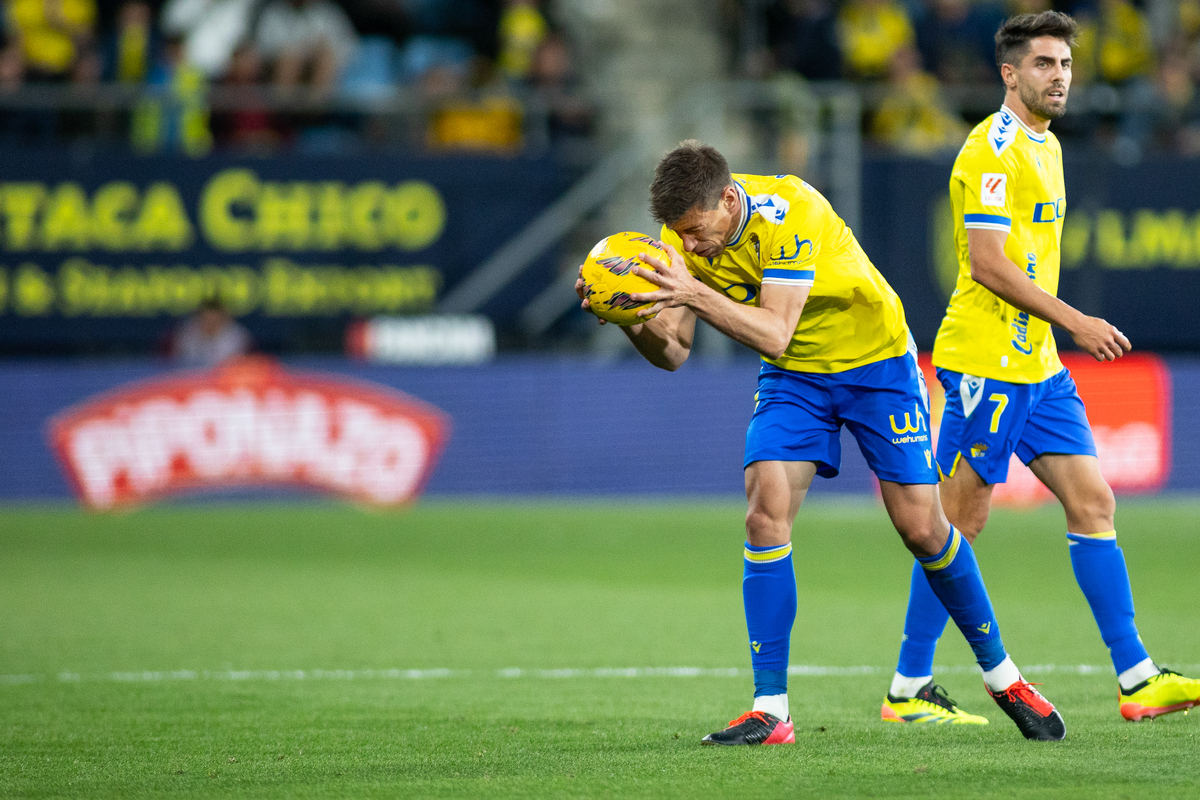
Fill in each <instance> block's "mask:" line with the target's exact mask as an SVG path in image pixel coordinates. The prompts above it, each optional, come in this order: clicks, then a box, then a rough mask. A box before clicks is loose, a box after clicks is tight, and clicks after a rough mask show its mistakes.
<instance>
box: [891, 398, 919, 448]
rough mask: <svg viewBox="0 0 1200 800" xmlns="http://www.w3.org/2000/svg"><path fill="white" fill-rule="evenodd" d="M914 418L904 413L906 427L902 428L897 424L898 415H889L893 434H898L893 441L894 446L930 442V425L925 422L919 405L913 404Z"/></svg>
mask: <svg viewBox="0 0 1200 800" xmlns="http://www.w3.org/2000/svg"><path fill="white" fill-rule="evenodd" d="M913 413H914V414H916V417H915V418H914V417H913V416H912V415H910V414H909V413H908V412H907V411H905V412H904V425H903V426H900V425H899V424H897V423H896V415H895V414H889V415H888V422H890V423H891V424H892V432H893V433H895V434H897V436H896V437H894V438H893V439H892V444H910V443H912V442H928V441H929V425H928V423H926V421H925V415H924V414H923V413H921V407H920V405H919V404H916V403H914V404H913Z"/></svg>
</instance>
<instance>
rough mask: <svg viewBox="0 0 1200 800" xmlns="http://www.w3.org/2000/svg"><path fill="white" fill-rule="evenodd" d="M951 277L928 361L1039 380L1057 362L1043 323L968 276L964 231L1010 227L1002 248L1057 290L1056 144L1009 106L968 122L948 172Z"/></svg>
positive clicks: (1060, 202)
mask: <svg viewBox="0 0 1200 800" xmlns="http://www.w3.org/2000/svg"><path fill="white" fill-rule="evenodd" d="M950 204H951V206H952V207H953V209H954V245H955V249H956V250H957V252H958V282H957V284H956V285H955V287H954V294H952V295H951V296H950V305H949V307H948V308H947V309H946V316H945V317H944V318H943V319H942V325H941V328H939V329H938V334H937V339H936V340H935V341H934V345H933V363H934V365H935V366H938V367H944V368H946V369H950V370H954V371H955V372H963V373H966V374H968V375H978V376H980V377H983V378H993V379H995V380H1001V381H1007V382H1009V383H1040V382H1041V381H1044V380H1046V379H1047V378H1049V377H1050V376H1052V375H1054V374H1055V373H1057V372H1059V371H1061V370H1062V362H1061V361H1059V359H1058V349H1057V348H1056V347H1055V345H1054V335H1053V334H1052V333H1051V331H1050V323H1048V322H1046V321H1045V320H1041V319H1038V318H1037V317H1033V316H1030V315H1029V314H1028V313H1026V312H1024V311H1021V310H1020V309H1017V308H1014V307H1013V306H1011V305H1009V304H1008V303H1006V302H1004V301H1003V300H1001V299H1000V298H999V297H997V296H996V295H995V294H993V293H992V292H991V290H989V289H987V288H985V287H984V286H982V285H981V284H978V283H976V282H975V281H974V280H972V279H971V257H970V254H969V252H968V250H967V231H968V230H970V229H972V228H975V229H983V230H993V231H1002V232H1003V233H1006V234H1008V238H1007V239H1005V242H1004V254H1005V255H1006V256H1008V258H1009V259H1011V260H1012V261H1013V263H1015V264H1017V265H1018V266H1020V267H1021V268H1023V269H1024V270H1025V274H1026V275H1028V276H1029V278H1030V280H1032V281H1033V282H1034V283H1036V284H1037V285H1038V286H1039V287H1041V288H1042V289H1044V290H1045V291H1047V292H1049V293H1050V294H1053V295H1057V293H1058V268H1059V241H1060V239H1061V238H1062V227H1063V214H1064V213H1065V212H1066V187H1065V185H1064V183H1063V168H1062V148H1061V147H1060V146H1059V144H1058V139H1056V138H1055V137H1054V134H1052V133H1050V132H1049V131H1047V132H1045V133H1035V132H1034V131H1033V130H1031V129H1030V128H1029V127H1028V126H1026V125H1025V123H1023V122H1021V120H1020V119H1019V118H1018V117H1017V115H1016V114H1014V113H1013V112H1012V111H1010V110H1009V109H1008V108H1007V107H1001V109H1000V110H999V111H998V112H996V113H995V114H993V115H992V116H990V117H988V118H987V119H985V120H984V121H983V122H981V123H979V125H978V126H976V128H975V130H973V131H971V135H970V136H969V137H967V142H966V144H964V145H963V148H962V150H961V151H959V154H958V158H957V159H955V161H954V171H953V172H952V173H951V175H950Z"/></svg>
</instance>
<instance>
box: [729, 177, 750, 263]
mask: <svg viewBox="0 0 1200 800" xmlns="http://www.w3.org/2000/svg"><path fill="white" fill-rule="evenodd" d="M733 188H735V189H737V193H738V201H739V202H740V203H741V205H742V219H741V221H740V222H739V223H738V227H737V233H735V234H734V235H733V238H732V239H730V240H729V244H727V245H725V246H726V247H737V246H738V245H739V244H741V241H742V234H743V233H745V231H746V225H747V223H749V222H750V197H749V195H747V194H746V190H745V189H743V188H742V184H740V183H738V182H737V181H734V182H733Z"/></svg>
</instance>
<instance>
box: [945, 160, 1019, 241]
mask: <svg viewBox="0 0 1200 800" xmlns="http://www.w3.org/2000/svg"><path fill="white" fill-rule="evenodd" d="M963 155H964V158H961V159H959V163H958V164H957V165H956V169H955V178H956V179H957V180H959V181H961V182H962V185H963V211H962V214H963V227H965V228H968V229H970V228H975V229H982V230H989V231H1001V232H1003V233H1010V232H1011V231H1012V216H1013V212H1012V208H1013V191H1014V185H1015V182H1016V178H1017V176H1016V175H1015V174H1013V173H1014V163H1013V160H1012V159H1006V158H1003V157H1001V156H999V155H997V154H996V153H994V152H993V150H992V149H991V148H990V147H986V146H985V147H979V146H976V147H973V148H971V150H970V152H966V153H964V154H963Z"/></svg>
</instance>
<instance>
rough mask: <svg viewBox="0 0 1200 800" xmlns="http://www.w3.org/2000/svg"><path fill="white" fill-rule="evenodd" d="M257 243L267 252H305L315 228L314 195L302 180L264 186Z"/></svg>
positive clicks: (257, 214)
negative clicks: (311, 232)
mask: <svg viewBox="0 0 1200 800" xmlns="http://www.w3.org/2000/svg"><path fill="white" fill-rule="evenodd" d="M255 222H256V225H255V232H256V234H257V237H256V242H255V244H257V245H258V247H260V248H262V249H266V250H303V249H305V248H306V247H308V243H309V239H310V238H311V234H310V229H311V227H312V196H311V193H310V192H309V189H308V186H307V185H306V184H304V183H302V182H300V181H294V182H292V183H266V184H263V187H262V194H261V195H260V196H259V198H258V208H257V209H256V220H255Z"/></svg>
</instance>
